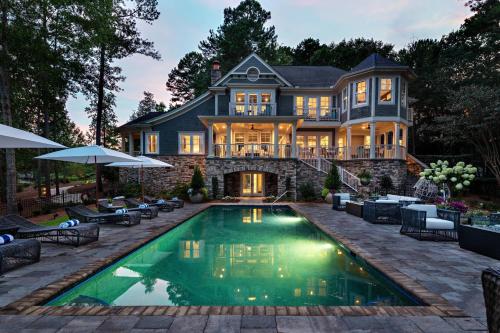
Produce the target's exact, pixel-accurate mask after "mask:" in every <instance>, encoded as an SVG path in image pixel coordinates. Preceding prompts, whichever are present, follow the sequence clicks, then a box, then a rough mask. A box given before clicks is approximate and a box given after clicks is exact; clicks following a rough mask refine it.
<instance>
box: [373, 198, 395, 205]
mask: <svg viewBox="0 0 500 333" xmlns="http://www.w3.org/2000/svg"><path fill="white" fill-rule="evenodd" d="M375 202H378V203H394V204H397V203H399V201H398V200H388V199H377V200H375Z"/></svg>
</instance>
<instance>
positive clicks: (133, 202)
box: [125, 198, 174, 212]
mask: <svg viewBox="0 0 500 333" xmlns="http://www.w3.org/2000/svg"><path fill="white" fill-rule="evenodd" d="M125 203H126V204H127V207H139V205H142V204H143V203H142V202H141V201H139V200H137V199H135V198H127V199H125ZM148 205H149V207H152V206H153V207H158V209H159V210H161V211H162V212H171V211H173V210H174V205H173V204H171V203H169V202H165V203H156V204H153V203H150V204H148Z"/></svg>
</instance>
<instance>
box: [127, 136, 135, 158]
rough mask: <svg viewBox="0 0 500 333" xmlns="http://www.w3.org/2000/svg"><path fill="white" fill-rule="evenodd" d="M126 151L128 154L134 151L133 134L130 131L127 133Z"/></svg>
mask: <svg viewBox="0 0 500 333" xmlns="http://www.w3.org/2000/svg"><path fill="white" fill-rule="evenodd" d="M128 153H129V155H132V154H133V153H134V136H133V135H132V133H129V134H128Z"/></svg>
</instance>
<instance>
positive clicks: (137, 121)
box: [120, 111, 165, 127]
mask: <svg viewBox="0 0 500 333" xmlns="http://www.w3.org/2000/svg"><path fill="white" fill-rule="evenodd" d="M164 113H165V112H162V111H154V112H149V113H146V114H145V115H144V116H140V117H137V118H135V119H134V120H131V121H129V122H127V123H125V124H123V125H122V126H120V127H123V126H129V125H134V124H140V123H143V122H145V121H146V120H149V119H153V118H156V117H158V116H160V115H162V114H164Z"/></svg>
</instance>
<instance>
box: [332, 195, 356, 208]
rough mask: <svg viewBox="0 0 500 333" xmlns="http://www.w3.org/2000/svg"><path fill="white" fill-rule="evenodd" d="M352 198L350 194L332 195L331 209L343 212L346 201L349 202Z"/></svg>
mask: <svg viewBox="0 0 500 333" xmlns="http://www.w3.org/2000/svg"><path fill="white" fill-rule="evenodd" d="M352 199H353V197H352V196H351V194H350V193H334V194H333V196H332V201H333V204H332V209H335V210H345V206H346V204H347V202H348V201H351V200H352Z"/></svg>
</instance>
